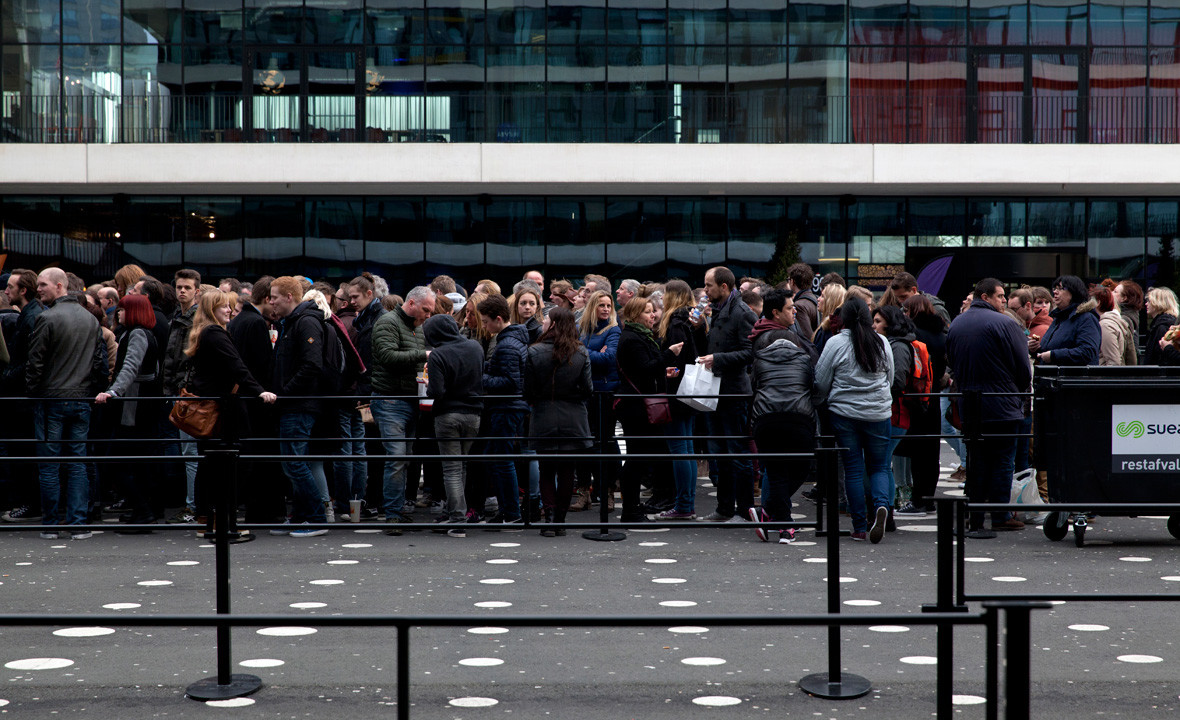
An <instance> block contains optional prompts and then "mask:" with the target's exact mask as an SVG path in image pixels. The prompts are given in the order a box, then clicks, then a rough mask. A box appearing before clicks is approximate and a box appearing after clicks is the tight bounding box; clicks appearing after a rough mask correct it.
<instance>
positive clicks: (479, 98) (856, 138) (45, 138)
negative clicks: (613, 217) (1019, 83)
mask: <svg viewBox="0 0 1180 720" xmlns="http://www.w3.org/2000/svg"><path fill="white" fill-rule="evenodd" d="M247 102H250V103H251V105H250V107H249V109H250V112H249V113H245V112H244V109H245V108H246V105H245V103H247ZM1178 141H1180V98H1176V97H1170V96H1169V97H1098V96H1095V97H1080V96H1078V95H1077V94H1059V95H1045V94H1038V95H1032V96H1029V95H1021V94H1019V93H991V94H987V95H983V94H981V95H979V96H969V95H966V94H961V93H960V94H944V95H934V94H912V93H911V94H908V95H907V94H906V93H902V92H874V93H864V94H855V95H822V94H808V93H793V94H791V95H790V96H788V95H787V93H786V91H785V90H782V89H777V90H776V89H768V90H751V91H734V92H730V93H726V94H715V93H700V92H692V91H689V90H685V91H683V92H678V93H675V94H672V93H648V92H642V91H629V90H623V91H618V92H585V93H578V92H567V91H552V90H551V91H548V92H546V91H537V92H528V93H524V92H515V93H505V94H500V93H495V92H487V91H476V92H467V93H464V92H451V93H438V94H428V95H413V96H373V97H365V98H363V100H362V101H361V102H359V103H358V102H357V100H356V98H352V97H340V96H323V97H320V96H299V95H291V96H278V97H252V98H243V97H242V96H240V95H201V96H167V95H151V96H140V95H48V96H37V95H22V94H15V93H5V94H4V95H3V98H2V102H0V142H15V143H120V142H122V143H196V142H501V143H512V142H527V143H607V142H609V143H672V144H686V143H687V144H700V143H914V144H920V143H1175V142H1178Z"/></svg>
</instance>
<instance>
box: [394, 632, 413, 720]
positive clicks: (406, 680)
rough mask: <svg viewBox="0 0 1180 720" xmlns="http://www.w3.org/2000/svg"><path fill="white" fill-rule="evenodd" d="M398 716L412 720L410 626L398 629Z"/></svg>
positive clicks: (405, 719)
mask: <svg viewBox="0 0 1180 720" xmlns="http://www.w3.org/2000/svg"><path fill="white" fill-rule="evenodd" d="M397 717H398V720H410V626H409V625H401V626H399V627H398V629H397Z"/></svg>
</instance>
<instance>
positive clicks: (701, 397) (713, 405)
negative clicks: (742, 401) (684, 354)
mask: <svg viewBox="0 0 1180 720" xmlns="http://www.w3.org/2000/svg"><path fill="white" fill-rule="evenodd" d="M720 394H721V378H719V377H717V376H716V375H714V374H713V372H712V371H711V370H707V369H705V366H704V365H701V364H699V363H693V364H692V365H689V366H687V367H685V368H684V380H682V381H681V382H680V387H679V388H677V389H676V395H677V399H678V400H679V401H680V402H682V403H684V404H685V405H687V406H689V407H690V408H693V409H694V410H701V411H703V412H713V411H714V410H716V409H717V396H718V395H720ZM686 395H696V396H698V397H685V396H686Z"/></svg>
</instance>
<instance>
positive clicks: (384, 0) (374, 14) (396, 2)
mask: <svg viewBox="0 0 1180 720" xmlns="http://www.w3.org/2000/svg"><path fill="white" fill-rule="evenodd" d="M365 18H366V36H365V39H366V40H367V41H368V42H370V43H374V44H375V45H378V46H392V47H391V48H390V57H394V56H406V57H408V56H409V55H408V50H407V49H406V46H409V45H422V44H423V43H424V42H425V41H426V5H425V3H424V2H423V0H368V2H366V3H365ZM393 48H396V49H393ZM372 50H373V51H375V52H377V53H378V54H379V55H383V54H384V51H385V48H384V47H377V48H372ZM381 64H384V63H381Z"/></svg>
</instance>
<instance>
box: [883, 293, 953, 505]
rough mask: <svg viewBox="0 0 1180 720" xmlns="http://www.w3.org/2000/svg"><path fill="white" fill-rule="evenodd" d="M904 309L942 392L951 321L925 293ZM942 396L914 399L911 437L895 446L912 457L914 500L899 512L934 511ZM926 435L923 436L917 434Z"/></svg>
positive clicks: (910, 300) (935, 389) (911, 299)
mask: <svg viewBox="0 0 1180 720" xmlns="http://www.w3.org/2000/svg"><path fill="white" fill-rule="evenodd" d="M902 309H903V310H904V311H905V313H906V315H908V316H909V318H910V321H911V322H912V323H913V324H914V338H915V339H917V340H918V341H919V342H922V343H924V344H925V345H926V352H927V353H929V354H930V368H931V370H933V373H934V384H933V386H932V387H931V389H930V391H931V392H935V393H937V392H941V391H942V389H943V387H945V386H946V384H947V382H946V381H947V376H946V333H947V325H946V323H945V322H944V321H943V319H942V317H940V316H939V314H938V313H937V312H935V310H934V305H933V304H932V303H931V302H930V300H929V299H927V297H926V296H925V295H923V294H922V293H917V294H915V295H911V296H910V297H908V298H907V299H906V301H905V302H904V303H902ZM938 400H939V398H930V401H929V402H928V403H925V405H923V404H922V403H914V404H912V405H911V406H910V429H909V432H908V433H907V435H908V437H906V438H905V439H904V440H902V441H901V444H900V445H899V446H898V447H897V448H896V449H895V450H894V457H895V458H896V457H897V456H898V455H902V456H903V457H904V456H908V457H909V461H910V463H909V464H910V477H911V481H912V484H911V489H910V502H909V504H906V505H903V506H902V508H901V509H900V510H898V511H897V514H898V515H904V516H908V517H925V516H926V514H927V513H931V512H934V492H935V487H936V486H937V484H938V454H939V444H938V438H937V437H925V436H936V435H938V434H939V433H940V429H941V425H942V416H941V412H940V405H939V402H938ZM914 436H922V437H914Z"/></svg>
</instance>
